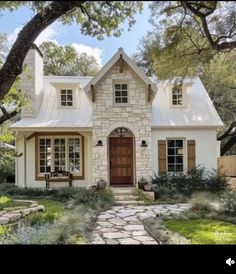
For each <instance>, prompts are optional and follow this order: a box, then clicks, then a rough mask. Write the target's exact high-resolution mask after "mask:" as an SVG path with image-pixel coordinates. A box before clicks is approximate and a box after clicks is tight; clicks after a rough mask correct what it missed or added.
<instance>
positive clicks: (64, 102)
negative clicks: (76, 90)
mask: <svg viewBox="0 0 236 274" xmlns="http://www.w3.org/2000/svg"><path fill="white" fill-rule="evenodd" d="M61 106H63V107H64V106H67V107H72V106H73V92H72V89H62V90H61Z"/></svg>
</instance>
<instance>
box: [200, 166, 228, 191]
mask: <svg viewBox="0 0 236 274" xmlns="http://www.w3.org/2000/svg"><path fill="white" fill-rule="evenodd" d="M205 184H206V188H207V189H209V190H210V191H211V192H220V191H224V190H225V189H226V188H227V186H228V179H227V177H226V176H224V175H219V174H217V172H216V171H215V170H213V171H211V172H209V173H208V176H207V178H206V180H205Z"/></svg>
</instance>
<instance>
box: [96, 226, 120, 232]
mask: <svg viewBox="0 0 236 274" xmlns="http://www.w3.org/2000/svg"><path fill="white" fill-rule="evenodd" d="M99 231H101V232H103V233H104V232H117V231H118V229H116V228H113V227H108V228H102V229H100V230H99Z"/></svg>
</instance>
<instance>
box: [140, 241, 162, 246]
mask: <svg viewBox="0 0 236 274" xmlns="http://www.w3.org/2000/svg"><path fill="white" fill-rule="evenodd" d="M143 244H144V245H158V244H159V243H157V242H156V241H146V242H144V243H143Z"/></svg>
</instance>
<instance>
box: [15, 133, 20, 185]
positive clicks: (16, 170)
mask: <svg viewBox="0 0 236 274" xmlns="http://www.w3.org/2000/svg"><path fill="white" fill-rule="evenodd" d="M17 139H18V132H16V143H15V146H16V153H17V154H18V140H17ZM15 164H16V166H15V180H16V181H15V185H16V186H18V184H19V183H18V182H19V179H18V157H16V159H15Z"/></svg>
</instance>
